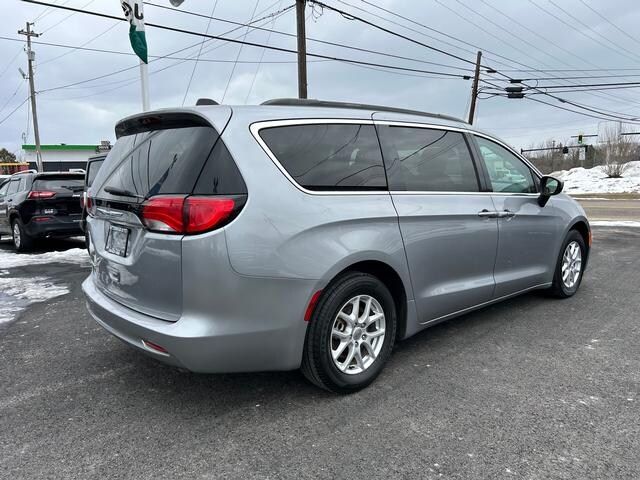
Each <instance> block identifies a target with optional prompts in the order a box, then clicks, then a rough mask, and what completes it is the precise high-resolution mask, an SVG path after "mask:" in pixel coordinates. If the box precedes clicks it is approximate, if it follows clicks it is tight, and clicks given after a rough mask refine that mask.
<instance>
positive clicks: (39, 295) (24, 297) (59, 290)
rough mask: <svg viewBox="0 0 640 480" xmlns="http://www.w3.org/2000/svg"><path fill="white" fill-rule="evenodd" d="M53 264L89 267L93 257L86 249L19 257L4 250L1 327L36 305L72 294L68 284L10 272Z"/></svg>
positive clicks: (0, 285) (1, 253)
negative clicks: (21, 268)
mask: <svg viewBox="0 0 640 480" xmlns="http://www.w3.org/2000/svg"><path fill="white" fill-rule="evenodd" d="M49 263H70V264H76V265H81V266H85V267H86V266H89V255H88V254H87V251H86V250H84V249H82V248H72V249H70V250H66V251H64V252H46V253H39V254H33V255H24V254H22V255H19V254H17V253H14V252H13V251H7V250H0V267H1V268H2V269H1V270H0V325H1V324H3V323H8V322H10V321H12V320H13V319H14V318H15V317H16V315H17V314H18V313H20V312H21V311H22V310H24V309H25V308H26V307H28V306H29V305H31V304H32V303H36V302H44V301H46V300H50V299H52V298H55V297H59V296H61V295H66V294H67V293H69V288H68V287H67V286H66V285H61V284H60V283H56V282H55V281H54V280H53V279H51V278H49V277H46V276H43V275H35V276H24V275H19V276H13V275H11V273H10V271H9V270H7V269H9V268H17V267H25V266H29V265H45V264H49Z"/></svg>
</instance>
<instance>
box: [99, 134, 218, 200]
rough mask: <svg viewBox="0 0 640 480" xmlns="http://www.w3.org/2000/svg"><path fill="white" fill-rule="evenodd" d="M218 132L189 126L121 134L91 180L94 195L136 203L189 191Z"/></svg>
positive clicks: (216, 138)
mask: <svg viewBox="0 0 640 480" xmlns="http://www.w3.org/2000/svg"><path fill="white" fill-rule="evenodd" d="M217 140H218V133H217V132H216V130H215V129H213V128H212V127H204V126H190V127H184V128H171V129H163V130H150V131H142V132H137V133H132V134H129V135H123V136H120V137H119V138H118V140H117V141H116V144H115V145H114V147H113V149H112V150H111V151H110V152H109V154H108V156H107V158H106V159H105V162H104V164H103V165H102V168H100V170H99V171H98V174H97V175H96V178H95V180H94V182H93V190H94V191H95V192H96V196H97V197H99V198H104V199H111V200H115V199H117V200H118V201H127V202H129V201H134V202H139V201H142V200H143V199H145V198H149V197H152V196H154V195H162V194H183V193H191V191H192V190H193V188H194V185H195V183H196V181H197V180H198V176H199V175H200V172H201V171H202V168H203V166H204V164H205V162H206V160H207V158H208V156H209V154H210V153H211V150H212V149H213V147H214V145H215V143H216V141H217Z"/></svg>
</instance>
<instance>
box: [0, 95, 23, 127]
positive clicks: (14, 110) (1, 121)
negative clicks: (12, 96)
mask: <svg viewBox="0 0 640 480" xmlns="http://www.w3.org/2000/svg"><path fill="white" fill-rule="evenodd" d="M28 101H29V97H27V98H25V99H24V100H23V101H22V102H21V103H20V105H18V106H17V107H16V108H14V109H13V110H11V113H9V115H7V116H6V117H4V118H3V119H2V120H0V125H2V124H3V123H4V122H6V121H7V120H9V119H10V118H11V117H12V116H13V114H14V113H16V112H17V111H18V109H19V108H20V107H21V106H22V105H24V104H25V103H27V102H28Z"/></svg>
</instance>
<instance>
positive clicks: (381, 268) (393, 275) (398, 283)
mask: <svg viewBox="0 0 640 480" xmlns="http://www.w3.org/2000/svg"><path fill="white" fill-rule="evenodd" d="M348 272H362V273H368V274H369V275H373V276H374V277H376V278H378V279H379V280H380V281H381V282H382V283H384V285H385V286H386V287H387V288H388V289H389V291H390V292H391V296H392V297H393V301H394V303H395V307H396V314H397V321H398V324H397V328H396V340H401V339H403V338H404V337H405V335H406V332H407V319H408V303H407V302H408V289H407V287H406V286H405V282H404V281H403V280H402V277H401V276H400V274H399V273H398V272H397V271H396V270H395V269H394V268H393V267H392V266H391V265H389V264H388V263H386V262H383V261H380V260H360V261H358V262H355V263H352V264H350V265H348V266H346V267H344V268H343V269H342V270H340V271H339V272H337V273H336V274H334V275H333V277H332V278H331V280H330V281H329V282H328V284H327V285H329V284H331V283H333V282H334V281H336V279H338V278H339V277H341V276H342V275H344V274H345V273H348ZM325 288H326V287H325ZM409 291H410V290H409Z"/></svg>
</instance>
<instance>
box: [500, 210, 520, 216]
mask: <svg viewBox="0 0 640 480" xmlns="http://www.w3.org/2000/svg"><path fill="white" fill-rule="evenodd" d="M497 213H498V218H513V217H515V216H516V214H515V213H513V212H512V211H511V210H504V211H502V212H497Z"/></svg>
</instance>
